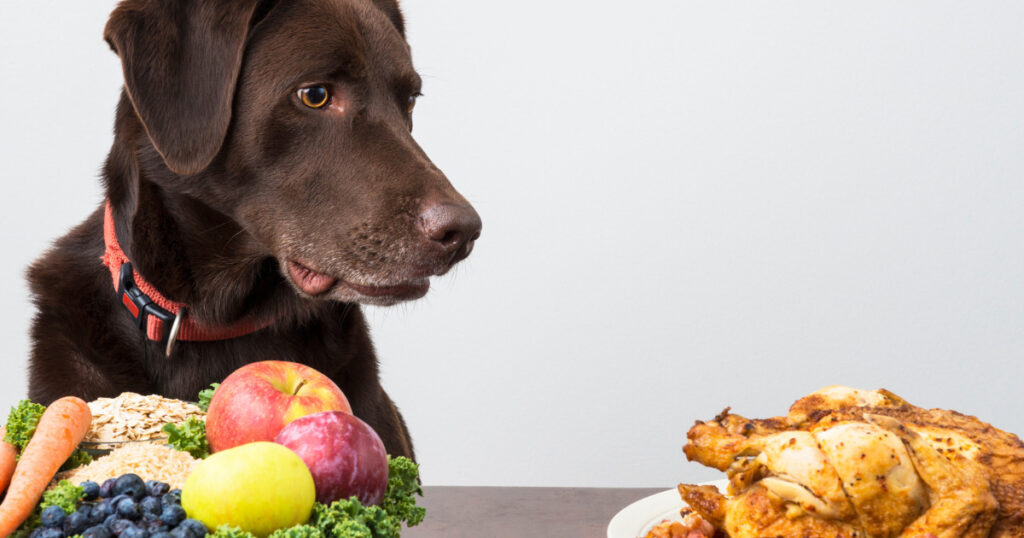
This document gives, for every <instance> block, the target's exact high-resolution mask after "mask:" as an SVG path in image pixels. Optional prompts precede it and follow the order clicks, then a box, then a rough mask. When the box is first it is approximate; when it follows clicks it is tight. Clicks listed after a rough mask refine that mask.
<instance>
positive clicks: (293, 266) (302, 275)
mask: <svg viewBox="0 0 1024 538" xmlns="http://www.w3.org/2000/svg"><path fill="white" fill-rule="evenodd" d="M288 272H289V273H291V275H292V280H294V281H295V285H296V286H298V287H299V289H301V290H302V291H304V292H306V293H308V294H310V295H320V294H321V293H323V292H325V291H327V290H329V289H331V286H333V285H334V284H335V282H337V281H338V279H336V278H334V277H332V276H328V275H325V274H323V273H318V272H316V271H314V270H312V269H310V268H309V267H306V266H305V265H302V264H301V263H299V262H294V261H289V262H288Z"/></svg>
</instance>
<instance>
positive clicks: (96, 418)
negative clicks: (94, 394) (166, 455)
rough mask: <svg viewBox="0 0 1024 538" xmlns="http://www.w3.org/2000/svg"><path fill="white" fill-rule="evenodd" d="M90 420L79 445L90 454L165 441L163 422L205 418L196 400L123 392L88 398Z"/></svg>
mask: <svg viewBox="0 0 1024 538" xmlns="http://www.w3.org/2000/svg"><path fill="white" fill-rule="evenodd" d="M89 410H90V411H92V424H91V425H90V427H89V433H87V434H86V435H85V439H84V440H83V441H82V444H81V445H80V448H81V449H82V450H85V451H86V452H88V453H89V454H90V455H92V456H93V457H96V456H103V455H106V454H109V453H110V452H111V451H112V450H115V449H118V448H123V447H128V446H136V445H165V444H167V433H166V432H165V431H163V427H164V425H165V424H181V423H183V422H185V421H186V420H188V419H189V418H190V417H195V418H198V419H200V420H202V419H204V418H205V416H206V413H204V412H203V410H202V409H200V408H199V406H197V405H196V404H195V403H192V402H186V401H183V400H175V399H173V398H165V397H163V396H158V395H156V394H149V395H142V394H136V393H134V392H123V393H121V394H119V395H118V396H116V397H114V398H98V399H96V400H93V401H91V402H89Z"/></svg>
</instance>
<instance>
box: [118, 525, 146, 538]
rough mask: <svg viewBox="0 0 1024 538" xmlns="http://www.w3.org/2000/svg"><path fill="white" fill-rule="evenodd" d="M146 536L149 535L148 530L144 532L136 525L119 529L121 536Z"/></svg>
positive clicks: (124, 537) (127, 537)
mask: <svg viewBox="0 0 1024 538" xmlns="http://www.w3.org/2000/svg"><path fill="white" fill-rule="evenodd" d="M148 537H149V533H148V532H146V531H144V530H142V529H140V528H138V527H136V526H135V525H131V526H128V527H126V528H125V529H124V530H123V531H121V538H148Z"/></svg>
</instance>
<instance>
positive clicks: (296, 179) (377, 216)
mask: <svg viewBox="0 0 1024 538" xmlns="http://www.w3.org/2000/svg"><path fill="white" fill-rule="evenodd" d="M105 38H106V39H107V42H108V43H109V44H110V46H111V48H113V49H114V51H115V52H116V53H117V54H118V55H119V56H120V58H121V61H122V67H123V71H124V77H125V93H126V94H127V96H128V98H129V99H130V102H131V105H132V108H133V109H134V112H135V114H136V115H137V116H138V119H139V121H140V122H141V124H142V126H143V127H144V129H145V133H146V136H148V138H149V141H150V142H151V144H152V146H153V148H155V150H156V152H158V153H159V156H160V158H161V159H162V161H163V165H165V166H166V168H167V169H168V170H169V171H170V172H173V173H168V174H165V175H163V176H159V177H158V178H157V179H153V180H154V181H159V182H160V183H161V186H162V187H163V188H166V189H170V190H173V191H175V192H181V193H186V194H188V195H190V196H193V197H195V198H196V199H201V200H202V201H203V203H204V204H207V205H208V206H209V207H210V208H212V209H214V210H216V211H218V212H220V213H222V214H224V215H227V216H229V217H230V218H231V219H232V220H234V221H235V222H237V223H238V225H239V226H240V227H241V228H242V229H243V230H244V231H245V232H246V233H248V234H249V235H251V236H252V238H254V240H255V242H256V243H257V244H259V245H260V246H261V248H263V249H265V254H266V255H267V256H268V257H273V258H274V259H276V260H277V262H278V264H279V266H280V268H281V273H282V275H283V276H284V278H285V279H286V280H287V281H288V282H289V283H290V284H291V285H292V287H293V288H294V289H295V291H296V292H297V293H299V294H300V295H302V296H306V297H317V298H326V299H332V300H341V301H351V302H361V303H367V304H393V303H396V302H399V301H402V300H407V299H414V298H418V297H421V296H422V295H424V294H425V293H426V292H427V289H428V287H429V281H428V278H429V277H430V276H433V275H440V274H443V273H445V272H447V271H448V270H449V269H450V268H451V267H452V265H454V264H455V263H456V262H458V261H460V260H462V259H463V258H465V257H466V256H468V255H469V253H470V251H471V250H472V248H473V244H474V241H475V240H476V239H477V237H478V236H479V233H480V227H481V223H480V217H479V216H478V215H477V213H476V211H475V210H474V209H473V208H472V206H471V205H470V204H469V203H468V202H467V201H466V200H465V199H464V198H463V197H462V196H461V195H460V194H459V193H458V192H457V191H456V190H455V189H454V188H453V187H452V186H451V184H450V183H449V182H448V179H447V178H446V177H445V175H444V174H443V173H442V172H441V171H440V170H439V169H438V168H437V167H436V166H434V164H433V163H432V162H431V161H430V159H429V158H428V157H427V155H426V154H425V153H424V152H423V150H422V149H421V148H420V147H419V146H418V145H417V144H416V142H415V140H414V139H413V137H412V134H411V130H412V112H413V107H414V105H415V103H416V98H417V96H418V95H419V93H420V88H421V80H420V77H419V76H418V75H417V73H416V71H415V70H414V69H413V64H412V60H411V56H410V51H409V47H408V45H407V43H406V41H405V38H404V23H403V20H402V16H401V13H400V11H399V9H398V5H397V3H396V1H395V0H278V1H269V0H262V1H260V0H125V1H124V2H122V3H121V4H120V5H119V6H118V8H117V9H116V10H115V11H114V13H113V14H112V15H111V18H110V21H109V22H108V24H107V27H106V31H105Z"/></svg>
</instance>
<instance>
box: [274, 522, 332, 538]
mask: <svg viewBox="0 0 1024 538" xmlns="http://www.w3.org/2000/svg"><path fill="white" fill-rule="evenodd" d="M270 538H325V536H324V533H323V531H321V530H320V529H318V528H316V527H314V526H312V525H296V526H294V527H291V528H288V529H279V530H276V531H274V532H273V533H271V534H270Z"/></svg>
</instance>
